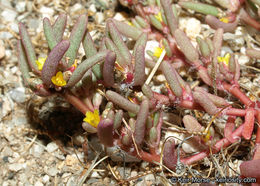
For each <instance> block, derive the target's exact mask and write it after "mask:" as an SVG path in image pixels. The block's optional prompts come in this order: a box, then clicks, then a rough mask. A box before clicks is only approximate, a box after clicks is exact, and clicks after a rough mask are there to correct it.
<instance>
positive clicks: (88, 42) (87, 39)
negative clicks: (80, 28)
mask: <svg viewBox="0 0 260 186" xmlns="http://www.w3.org/2000/svg"><path fill="white" fill-rule="evenodd" d="M82 45H83V48H84V51H85V54H86V57H87V58H89V57H92V56H94V55H95V54H96V53H97V49H96V47H95V44H94V42H93V40H92V38H91V36H90V34H89V33H88V32H87V33H86V34H85V36H84V38H83V42H82ZM92 72H93V73H94V74H95V76H96V77H97V78H98V79H101V78H102V72H101V65H100V64H96V65H94V66H93V67H92Z"/></svg>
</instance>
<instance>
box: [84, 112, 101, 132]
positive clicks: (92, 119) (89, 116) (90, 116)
mask: <svg viewBox="0 0 260 186" xmlns="http://www.w3.org/2000/svg"><path fill="white" fill-rule="evenodd" d="M83 121H85V122H87V123H88V124H90V125H91V126H93V127H95V128H97V126H98V124H99V122H100V117H99V112H98V110H97V109H96V110H94V112H90V111H87V112H86V117H85V118H84V119H83Z"/></svg>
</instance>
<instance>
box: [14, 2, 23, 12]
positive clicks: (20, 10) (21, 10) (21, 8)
mask: <svg viewBox="0 0 260 186" xmlns="http://www.w3.org/2000/svg"><path fill="white" fill-rule="evenodd" d="M25 6H26V2H25V1H19V2H17V4H16V5H15V8H16V10H17V12H19V13H22V12H24V11H25Z"/></svg>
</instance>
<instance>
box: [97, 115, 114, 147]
mask: <svg viewBox="0 0 260 186" xmlns="http://www.w3.org/2000/svg"><path fill="white" fill-rule="evenodd" d="M113 133H114V127H113V121H112V120H111V119H103V120H101V121H100V122H99V124H98V127H97V134H98V138H99V140H100V142H101V143H102V144H104V145H105V146H107V147H111V146H113Z"/></svg>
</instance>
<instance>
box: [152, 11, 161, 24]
mask: <svg viewBox="0 0 260 186" xmlns="http://www.w3.org/2000/svg"><path fill="white" fill-rule="evenodd" d="M154 17H155V18H156V19H157V20H158V21H160V22H162V21H163V19H162V13H161V12H159V13H158V14H157V15H155V16H154Z"/></svg>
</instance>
